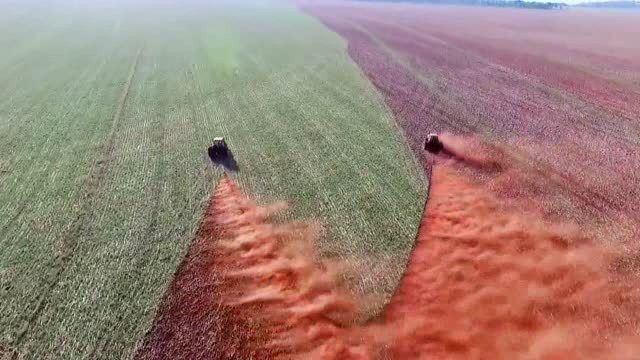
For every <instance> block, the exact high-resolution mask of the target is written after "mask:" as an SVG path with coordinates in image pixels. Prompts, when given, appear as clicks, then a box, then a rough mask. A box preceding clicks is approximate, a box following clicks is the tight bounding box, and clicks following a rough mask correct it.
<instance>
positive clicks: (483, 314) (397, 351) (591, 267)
mask: <svg viewBox="0 0 640 360" xmlns="http://www.w3.org/2000/svg"><path fill="white" fill-rule="evenodd" d="M619 256H620V255H619V254H617V253H616V252H615V251H613V249H610V248H607V247H603V246H601V245H599V244H598V243H597V242H594V241H592V240H591V239H589V238H587V237H585V236H584V234H581V233H580V232H578V231H576V230H575V229H573V228H571V227H568V226H567V225H562V224H558V223H552V224H550V223H545V222H542V221H540V220H539V218H537V217H536V216H535V214H530V213H522V212H521V211H520V210H516V209H514V208H511V207H508V206H506V207H505V206H503V205H502V204H500V202H498V201H496V198H495V197H493V196H492V195H491V192H490V191H487V189H486V188H485V187H483V186H478V185H474V184H472V183H471V182H469V181H468V180H466V179H465V178H464V177H463V176H461V175H460V174H459V173H457V172H456V171H455V170H454V169H453V168H450V167H438V168H437V169H436V170H435V171H434V174H433V177H432V188H431V195H430V199H429V203H428V205H427V211H426V213H425V216H424V219H423V221H422V224H421V226H420V231H419V235H418V238H417V241H416V245H415V249H414V251H413V253H412V254H411V258H410V261H409V264H408V268H407V271H406V273H405V275H404V277H403V279H402V280H401V284H400V287H399V288H398V290H397V292H396V294H395V295H394V296H393V298H392V299H391V302H390V304H389V305H388V306H387V307H386V308H385V317H384V325H383V328H382V329H383V330H384V331H385V332H387V333H392V334H393V336H392V338H391V340H390V345H389V346H390V350H391V353H392V354H393V355H394V358H397V359H414V358H428V359H586V358H589V359H626V358H629V356H630V354H634V353H635V354H637V352H638V351H640V338H638V336H637V334H636V329H637V327H638V325H640V316H639V315H638V310H640V292H638V290H637V288H636V283H637V281H638V277H637V275H632V274H630V273H624V274H622V273H613V272H611V271H610V269H611V264H612V263H614V262H615V261H616V260H615V259H617V258H618V257H619Z"/></svg>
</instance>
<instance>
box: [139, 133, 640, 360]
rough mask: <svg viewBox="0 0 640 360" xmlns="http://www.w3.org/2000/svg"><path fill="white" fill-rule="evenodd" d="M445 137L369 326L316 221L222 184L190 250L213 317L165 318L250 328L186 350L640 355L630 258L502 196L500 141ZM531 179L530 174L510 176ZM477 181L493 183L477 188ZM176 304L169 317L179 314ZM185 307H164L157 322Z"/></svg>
mask: <svg viewBox="0 0 640 360" xmlns="http://www.w3.org/2000/svg"><path fill="white" fill-rule="evenodd" d="M443 141H444V142H445V144H446V146H447V153H448V155H446V156H444V157H443V158H438V159H432V160H434V161H435V162H437V163H438V165H435V166H434V170H433V173H432V179H431V189H430V196H429V201H428V205H427V207H426V210H425V215H424V218H423V220H422V223H421V225H420V228H419V232H418V236H417V238H416V243H415V246H414V250H413V252H412V254H411V256H410V259H409V262H408V265H407V269H406V272H405V274H404V276H403V277H402V279H401V281H400V285H399V287H398V288H397V291H396V292H395V294H394V295H393V296H392V298H391V299H390V302H389V303H388V304H387V305H386V307H385V308H384V311H383V313H382V314H381V315H380V316H379V318H377V319H375V320H373V321H368V322H363V321H362V320H361V319H362V317H361V313H362V312H363V311H364V309H365V308H366V306H365V305H366V304H364V303H363V302H362V301H361V300H360V299H357V298H356V297H355V295H354V294H353V293H352V292H351V291H350V290H349V288H348V286H346V285H345V284H344V283H343V282H342V281H341V280H340V279H342V278H343V276H341V274H343V273H344V272H345V271H349V267H348V266H346V265H345V264H343V263H342V262H341V261H335V262H332V261H329V260H326V259H322V258H320V257H319V256H318V255H317V249H316V240H317V236H318V235H317V234H318V232H317V231H316V228H315V226H314V225H312V224H308V223H287V224H278V223H275V222H273V221H271V220H269V218H270V215H272V214H273V213H274V212H276V211H278V210H280V209H281V208H282V207H283V206H282V205H278V206H274V207H266V208H265V207H260V206H257V205H256V204H255V203H253V202H252V201H250V200H249V199H247V198H245V197H243V196H242V195H241V194H240V193H239V191H238V190H237V189H236V187H235V186H234V184H233V183H232V181H231V180H230V179H229V178H225V179H223V180H222V182H221V183H220V185H219V186H218V188H217V189H216V191H215V194H214V196H213V200H212V205H211V206H212V207H213V210H212V211H209V215H208V218H206V219H205V220H204V221H203V224H204V225H206V226H208V227H209V228H210V229H215V230H216V231H215V232H211V233H209V234H207V233H206V231H205V232H200V234H201V236H200V237H199V238H201V239H203V241H204V242H205V243H207V244H208V245H207V247H208V250H207V251H206V252H202V253H200V254H199V255H197V256H195V258H200V259H202V258H207V257H213V258H214V260H213V261H212V262H211V264H214V267H210V268H208V269H207V271H203V272H201V274H200V275H201V276H208V277H210V278H215V279H216V281H215V285H212V287H210V288H208V289H207V290H209V292H208V293H207V294H208V300H207V304H208V306H209V308H208V309H209V310H208V311H209V312H210V313H212V314H209V315H207V316H208V317H207V316H201V317H200V318H198V317H192V318H191V319H189V321H186V320H185V321H180V320H175V319H174V320H173V322H174V323H177V324H184V323H190V322H191V321H193V322H196V325H195V326H198V325H197V321H203V319H204V320H205V322H204V324H200V326H203V327H207V326H206V324H207V321H208V322H209V323H210V322H212V321H213V322H215V321H218V320H215V319H219V318H220V316H223V317H224V316H226V318H225V319H226V320H225V321H226V322H225V326H226V327H227V329H229V328H231V329H233V331H234V332H235V333H236V334H240V335H242V334H245V335H246V336H245V335H242V336H240V335H235V337H233V336H231V338H230V339H231V340H233V339H236V340H237V339H238V338H240V337H242V342H237V341H236V342H235V343H234V347H232V349H233V351H228V349H229V347H225V346H221V342H222V343H223V342H224V341H225V337H226V338H229V332H228V331H227V332H222V335H220V334H219V333H218V334H216V333H215V331H214V329H213V328H212V327H210V328H211V330H212V332H210V334H211V335H210V336H211V337H213V338H217V345H216V344H215V342H212V341H210V342H206V341H205V342H200V343H199V345H198V346H196V348H197V351H196V350H194V349H191V350H189V349H185V348H184V347H182V349H181V350H180V351H181V355H184V356H183V357H185V356H186V357H188V358H211V357H205V356H198V355H199V354H203V353H205V352H206V351H205V350H206V349H203V348H206V346H218V348H219V349H221V350H220V351H218V352H217V353H216V352H215V350H214V349H216V348H215V347H214V348H212V352H211V353H213V354H214V356H213V358H229V359H230V358H236V359H238V358H240V359H246V358H284V359H291V358H300V359H562V360H566V359H583V358H589V359H631V358H633V357H634V356H635V355H636V354H639V353H640V337H639V335H638V333H637V332H638V329H639V325H640V324H639V320H640V291H639V290H638V288H637V284H638V276H637V275H636V273H635V272H632V271H629V269H628V268H625V267H621V266H620V264H621V263H624V262H625V261H626V260H628V256H626V255H625V254H623V253H622V252H619V251H617V249H614V248H611V247H606V246H603V245H600V244H602V242H600V241H594V240H593V239H592V237H591V236H590V235H587V234H586V233H584V232H580V231H578V230H576V228H575V227H572V226H569V225H566V224H564V223H561V222H558V221H556V222H551V221H549V219H545V218H544V216H542V215H543V214H541V213H536V212H535V211H530V210H529V208H528V207H526V206H521V204H524V203H525V201H524V200H526V196H525V195H522V196H520V197H519V198H516V199H515V200H513V201H511V202H506V201H504V199H505V197H504V193H503V192H502V191H503V190H504V189H505V188H506V182H505V180H504V179H502V180H499V181H497V182H496V179H500V178H501V176H502V175H503V174H504V173H509V172H510V169H518V168H519V167H518V166H519V165H518V164H517V163H508V161H509V160H510V159H516V158H514V157H512V154H510V153H509V151H508V150H507V149H499V148H497V147H495V148H486V146H487V145H486V144H481V143H480V142H477V141H476V140H472V139H471V140H470V139H467V138H456V137H453V136H451V135H445V136H443ZM478 146H480V147H485V149H484V151H485V152H481V151H477V150H478V149H479V148H478ZM470 150H473V151H470ZM470 154H473V157H471V155H470ZM513 161H515V160H513ZM469 165H471V166H469ZM474 174H475V175H474ZM527 176H533V175H526V176H525V175H524V174H522V175H519V176H509V177H508V179H511V180H510V181H513V182H518V181H521V180H522V179H526V177H527ZM479 177H484V178H483V179H484V180H485V181H483V182H482V183H483V184H488V186H485V185H483V186H481V185H479V184H480V182H479V181H478V179H479ZM492 181H493V182H494V184H493V185H491V183H492ZM503 182H504V183H503ZM496 184H500V185H496ZM491 186H493V187H491ZM518 186H520V185H519V184H512V185H511V187H512V188H517V187H518ZM523 187H524V186H523ZM207 224H208V225H207ZM207 235H208V236H207ZM180 277H181V274H180V272H179V273H178V274H177V276H176V279H179V278H180ZM176 281H178V280H174V283H175V282H176ZM205 281H206V279H205ZM172 288H173V287H172ZM173 291H175V292H177V293H179V292H180V289H177V288H176V289H173ZM205 295H206V294H205ZM171 297H172V296H171V295H170V296H169V297H168V298H171ZM173 297H174V298H175V295H174V296H173ZM172 303H173V304H174V309H173V311H177V310H178V309H180V308H181V307H180V306H179V304H177V303H176V301H173V302H172ZM183 305H186V306H188V305H189V304H183ZM163 308H166V304H165V305H164V306H163ZM201 310H202V309H201ZM216 312H217V314H218V315H216ZM161 313H162V312H161ZM184 313H185V311H184V310H182V312H177V313H171V311H166V312H164V313H162V314H163V316H161V317H160V318H158V319H156V325H155V327H154V329H157V328H162V326H163V325H162V324H163V322H164V323H167V322H169V323H170V322H171V321H169V320H167V319H170V318H171V317H172V316H173V317H180V316H183V315H184ZM220 314H222V315H220ZM207 319H208V320H207ZM211 319H214V320H211ZM193 327H194V326H192V328H193ZM182 330H183V331H181V330H180V329H177V330H176V329H174V331H173V332H171V334H170V335H169V336H164V337H162V340H163V341H164V342H157V343H156V344H155V345H153V344H151V345H150V346H147V350H148V351H147V353H148V354H155V355H151V356H146V358H167V357H166V356H165V357H163V356H162V355H158V354H163V353H171V352H170V351H169V352H164V351H167V349H166V347H171V346H172V345H170V344H172V343H173V344H184V343H189V341H188V338H189V337H190V334H191V332H190V331H194V329H190V328H189V327H182ZM218 331H220V329H218ZM155 332H157V331H155ZM165 333H167V331H165ZM196 333H197V334H199V336H201V335H202V334H201V332H198V331H196ZM153 334H154V331H152V334H151V338H153ZM225 334H226V335H225ZM185 339H186V340H185ZM191 343H192V344H193V343H197V342H191ZM167 344H169V345H167ZM163 346H164V347H165V349H163V350H162V351H160V350H159V347H163ZM154 347H155V348H156V350H155V352H154V351H149V349H151V350H153V348H154ZM224 349H227V351H224ZM174 353H175V352H174ZM141 357H145V356H141Z"/></svg>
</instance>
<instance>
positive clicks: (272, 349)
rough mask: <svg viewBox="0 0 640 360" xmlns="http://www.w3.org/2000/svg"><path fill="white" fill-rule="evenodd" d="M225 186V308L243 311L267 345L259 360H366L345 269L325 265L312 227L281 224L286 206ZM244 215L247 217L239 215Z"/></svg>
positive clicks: (220, 217)
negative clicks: (264, 203)
mask: <svg viewBox="0 0 640 360" xmlns="http://www.w3.org/2000/svg"><path fill="white" fill-rule="evenodd" d="M229 185H230V184H229V180H228V179H226V180H225V182H223V183H222V184H221V185H220V186H219V190H217V191H216V194H217V195H219V198H218V199H219V201H218V211H217V212H216V215H217V217H216V222H217V223H219V224H220V225H221V226H222V227H223V228H224V229H227V233H226V235H225V237H223V238H222V239H221V240H220V241H218V242H217V244H216V248H217V249H218V251H220V252H221V254H222V257H221V258H222V259H224V260H223V263H222V264H220V268H221V269H222V274H221V275H222V278H223V280H224V281H225V282H226V283H228V284H231V286H228V287H227V288H226V289H225V291H224V292H222V293H221V302H222V303H223V304H224V305H225V306H231V307H236V308H239V309H242V313H243V314H244V315H243V316H244V317H245V318H246V321H247V322H249V321H253V322H254V323H255V325H256V326H255V329H256V331H257V338H258V339H260V343H259V346H258V347H257V348H258V350H257V353H256V354H257V355H256V357H257V358H274V357H281V358H292V357H299V358H332V359H342V358H359V357H361V356H365V355H364V354H365V353H366V352H365V350H364V342H363V341H362V339H361V336H360V337H359V336H358V331H357V328H356V327H355V326H354V325H355V324H356V321H357V318H358V315H359V308H358V302H356V301H355V298H354V297H353V296H352V295H351V294H350V293H349V291H348V290H347V289H346V288H345V287H343V286H342V285H341V283H340V282H339V281H338V279H339V278H340V276H339V275H340V273H341V271H342V267H343V266H341V265H340V264H331V263H329V262H328V261H321V260H320V258H318V256H317V253H316V248H315V245H316V239H317V236H318V235H317V234H318V230H317V229H316V227H315V226H313V224H309V223H287V224H275V223H273V222H270V221H268V219H269V216H270V215H272V214H273V213H274V212H277V211H279V210H281V209H282V208H284V205H283V204H278V205H275V206H271V207H260V206H257V205H256V204H255V203H253V202H252V201H250V200H249V199H247V198H245V197H242V196H238V194H237V193H236V192H234V191H227V190H226V187H228V186H229ZM239 209H240V211H239Z"/></svg>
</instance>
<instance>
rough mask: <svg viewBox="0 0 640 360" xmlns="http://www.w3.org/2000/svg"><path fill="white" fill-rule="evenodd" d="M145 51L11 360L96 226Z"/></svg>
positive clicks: (133, 69)
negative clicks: (99, 201) (118, 134)
mask: <svg viewBox="0 0 640 360" xmlns="http://www.w3.org/2000/svg"><path fill="white" fill-rule="evenodd" d="M142 50H143V48H142V47H140V48H139V49H138V51H137V53H136V55H135V58H134V59H133V63H132V64H131V68H130V69H129V74H128V76H127V80H126V82H125V84H124V87H123V89H122V93H121V95H120V98H119V99H118V102H117V104H116V111H115V113H114V114H113V117H112V118H111V129H110V131H109V134H108V135H107V141H106V143H105V144H104V145H103V147H102V151H101V154H102V157H101V158H100V160H98V161H97V162H96V163H95V166H94V167H93V168H92V169H91V171H90V173H89V176H88V177H87V179H86V181H85V184H84V186H83V188H85V189H86V190H85V192H84V194H83V195H82V196H81V197H80V201H79V202H78V204H79V205H78V206H77V207H76V208H77V209H78V210H77V211H76V216H75V218H74V219H73V220H72V221H71V224H70V225H69V228H68V230H67V232H66V235H65V236H64V237H63V239H62V250H61V251H60V252H59V253H58V254H56V256H55V258H54V260H53V262H54V264H53V266H52V267H53V268H55V269H56V270H55V272H54V273H53V274H52V275H51V276H50V277H49V279H48V280H45V284H44V286H43V287H45V291H44V292H43V293H42V294H41V295H40V296H39V298H38V301H37V304H36V306H35V309H34V311H33V312H32V313H31V315H29V317H28V318H27V320H26V321H25V323H24V325H23V326H22V328H21V329H20V330H19V331H18V332H17V335H16V337H15V340H14V341H13V343H12V345H11V346H10V348H13V349H15V350H14V352H13V354H12V356H11V359H12V360H15V359H17V358H18V356H19V350H18V349H20V347H21V345H22V343H23V342H24V339H25V338H26V335H27V333H28V332H29V330H30V329H31V328H32V326H33V324H34V323H35V321H36V320H37V319H38V318H39V317H40V315H41V314H42V311H43V309H44V308H45V305H46V304H47V299H49V298H50V296H49V295H50V294H51V293H52V292H53V290H54V289H55V288H56V286H57V285H58V283H59V282H60V279H61V278H62V275H64V273H65V271H66V268H67V264H68V263H69V261H70V260H71V259H72V258H73V255H74V253H75V250H76V248H77V245H78V240H79V239H80V238H81V237H83V236H84V235H87V234H89V233H90V232H91V226H92V224H93V221H92V215H93V205H94V200H95V197H96V195H97V194H98V192H99V190H100V187H101V185H102V182H103V180H104V177H105V174H106V172H107V170H108V169H109V168H110V165H111V163H112V160H113V158H112V155H113V150H114V144H115V134H116V132H117V129H118V128H119V123H120V118H121V117H122V112H123V110H124V107H125V105H126V102H127V99H128V97H129V90H130V88H131V83H132V81H133V77H134V75H135V72H136V69H137V67H138V62H139V59H140V55H141V53H142Z"/></svg>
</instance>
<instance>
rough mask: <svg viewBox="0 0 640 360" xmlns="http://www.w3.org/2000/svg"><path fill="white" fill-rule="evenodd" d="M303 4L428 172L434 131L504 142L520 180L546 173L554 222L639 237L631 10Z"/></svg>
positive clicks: (639, 26)
mask: <svg viewBox="0 0 640 360" xmlns="http://www.w3.org/2000/svg"><path fill="white" fill-rule="evenodd" d="M302 6H303V8H304V9H306V11H308V12H309V13H311V14H313V15H315V16H317V17H318V18H319V19H321V20H322V21H323V22H324V23H325V24H326V25H327V26H328V27H330V28H331V29H333V30H334V31H336V32H337V33H339V34H341V35H342V36H343V37H344V38H345V39H347V41H348V44H349V45H348V50H349V54H350V55H351V57H352V58H353V59H354V60H355V61H356V62H357V63H358V64H359V65H360V67H361V68H362V69H363V71H364V72H365V73H366V74H367V75H368V77H369V78H370V79H371V81H372V82H373V83H374V84H375V86H376V87H377V88H378V89H379V90H380V92H381V93H382V94H383V95H384V97H385V100H386V102H387V104H388V106H389V107H390V108H391V109H392V111H393V113H394V115H395V117H396V121H397V122H398V124H399V125H400V127H401V128H402V129H404V133H405V134H406V136H407V138H408V140H409V143H410V146H411V147H412V148H413V149H414V151H415V152H416V154H417V156H418V157H419V158H421V159H422V160H423V163H424V164H425V166H427V168H428V165H427V163H428V159H426V158H425V156H424V155H422V150H421V141H422V139H424V136H425V135H426V134H427V133H429V132H431V131H437V132H451V133H455V134H463V135H473V136H478V137H480V138H482V139H485V140H486V141H489V142H492V143H495V142H499V143H501V144H504V145H506V146H510V147H513V148H517V149H518V151H519V154H520V155H521V156H520V157H521V160H522V163H525V164H526V167H527V169H528V170H527V171H520V172H519V173H530V172H532V171H535V172H537V173H538V175H540V174H542V175H544V176H538V177H536V178H535V179H534V180H532V181H531V184H530V185H532V186H536V184H538V185H537V186H540V189H538V190H539V191H538V192H539V193H541V194H543V195H544V196H547V199H545V206H547V209H546V211H547V213H548V214H549V215H550V216H554V217H555V216H561V217H563V218H565V219H569V220H571V221H578V222H581V223H583V224H593V223H598V224H599V225H603V224H604V223H605V222H607V221H609V220H612V219H613V220H615V221H616V222H618V225H617V227H618V230H620V231H621V232H624V231H626V232H627V235H625V236H627V237H633V236H637V234H638V227H637V224H638V222H639V221H640V209H639V208H638V207H637V206H636V204H635V202H636V200H635V199H637V198H638V196H639V195H640V182H638V181H637V178H638V174H640V146H639V145H640V143H639V142H640V122H639V121H638V120H639V119H640V107H639V105H640V77H639V75H638V74H640V44H639V43H638V42H637V41H635V40H634V38H635V36H634V35H633V34H634V33H637V32H638V31H640V17H638V14H634V13H622V12H593V11H576V10H567V11H525V10H516V9H493V8H479V7H475V8H474V7H456V6H428V5H410V4H379V3H378V4H372V3H367V2H357V3H356V2H324V3H321V2H309V3H305V4H304V5H302ZM542 181H545V182H547V184H545V185H539V184H541V182H542ZM605 217H606V218H607V219H609V220H607V221H605V220H603V218H605ZM634 234H635V235H634Z"/></svg>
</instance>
